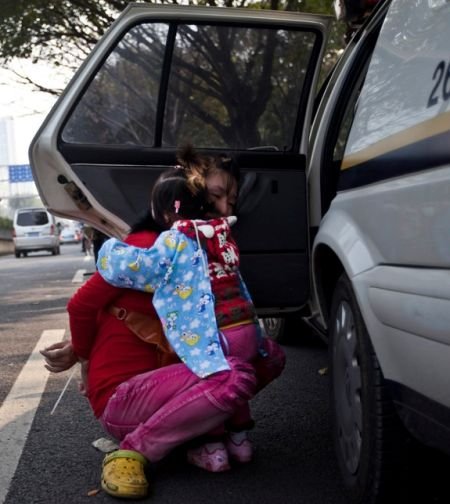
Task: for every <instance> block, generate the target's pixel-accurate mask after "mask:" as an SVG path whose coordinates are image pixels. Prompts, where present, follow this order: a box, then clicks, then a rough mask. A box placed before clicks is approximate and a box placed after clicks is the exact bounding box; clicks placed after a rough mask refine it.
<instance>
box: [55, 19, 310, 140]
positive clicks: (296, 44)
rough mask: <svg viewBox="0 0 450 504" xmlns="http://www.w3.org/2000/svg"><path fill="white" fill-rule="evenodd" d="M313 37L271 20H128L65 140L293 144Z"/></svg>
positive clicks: (77, 109)
mask: <svg viewBox="0 0 450 504" xmlns="http://www.w3.org/2000/svg"><path fill="white" fill-rule="evenodd" d="M317 39H318V34H317V33H315V32H313V31H296V30H294V29H291V30H288V29H280V28H273V29H272V28H270V27H265V28H261V27H260V28H258V29H256V28H255V27H239V26H231V27H230V26H223V25H193V24H176V25H175V24H173V25H169V24H164V23H156V24H155V23H153V24H150V23H146V24H140V25H137V26H134V27H133V28H132V29H131V30H130V31H129V32H128V33H126V34H125V35H124V36H123V38H122V39H121V41H120V42H119V43H118V44H117V45H116V47H115V49H114V50H113V51H112V52H111V54H110V55H109V57H108V58H107V59H106V61H105V62H104V64H103V66H102V68H101V69H100V70H99V71H98V72H97V74H96V77H95V78H94V79H93V81H92V82H91V84H90V85H89V87H88V89H87V90H86V91H85V93H84V95H83V96H82V98H81V100H80V102H79V103H78V105H77V106H76V107H75V109H74V111H73V112H72V115H71V116H70V117H69V119H68V121H67V123H66V125H65V127H64V129H63V132H62V139H63V141H64V142H67V143H74V144H76V143H90V144H102V145H117V144H119V145H123V144H130V145H137V146H145V147H152V146H153V147H176V146H178V145H180V144H182V143H184V142H187V141H189V142H192V143H194V144H195V145H196V146H197V147H209V148H214V147H217V148H228V149H246V148H262V147H270V148H271V149H273V150H286V149H291V148H292V146H293V139H294V134H295V130H296V127H297V121H298V116H299V110H300V105H301V100H302V93H301V92H302V88H303V85H304V83H305V80H306V78H307V76H308V70H309V69H310V66H311V64H312V61H311V54H312V53H313V51H314V50H315V48H316V43H317V42H318V40H317ZM301 119H302V114H300V120H301Z"/></svg>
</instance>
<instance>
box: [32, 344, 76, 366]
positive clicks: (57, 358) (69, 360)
mask: <svg viewBox="0 0 450 504" xmlns="http://www.w3.org/2000/svg"><path fill="white" fill-rule="evenodd" d="M40 353H41V355H43V356H44V357H45V367H46V368H47V369H48V370H49V371H51V372H52V373H61V372H62V371H66V370H67V369H70V368H71V367H72V366H73V365H74V364H76V363H77V362H78V357H77V356H76V355H75V352H74V351H73V348H72V343H71V342H70V341H60V342H58V343H54V344H53V345H50V346H49V347H47V348H44V350H41V351H40Z"/></svg>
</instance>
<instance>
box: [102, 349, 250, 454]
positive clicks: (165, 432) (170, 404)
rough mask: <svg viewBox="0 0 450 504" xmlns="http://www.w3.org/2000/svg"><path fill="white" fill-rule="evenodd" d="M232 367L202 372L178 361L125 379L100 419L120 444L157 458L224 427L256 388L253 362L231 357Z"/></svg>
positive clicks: (123, 447) (125, 447) (127, 448)
mask: <svg viewBox="0 0 450 504" xmlns="http://www.w3.org/2000/svg"><path fill="white" fill-rule="evenodd" d="M228 362H229V364H230V366H231V371H221V372H219V373H216V374H214V375H212V376H209V377H208V378H203V379H201V378H199V377H198V376H196V375H195V374H194V373H192V372H191V371H190V370H189V369H188V368H187V367H186V366H185V365H184V364H173V365H171V366H167V367H164V368H160V369H156V370H154V371H150V372H148V373H144V374H141V375H138V376H135V377H134V378H132V379H130V380H128V381H127V382H125V383H122V384H121V385H119V387H117V389H116V392H115V393H114V395H113V396H112V397H111V398H110V400H109V401H108V404H107V405H106V408H105V411H104V412H103V415H102V416H101V417H100V421H101V423H102V424H103V426H104V428H105V429H106V430H107V431H108V432H109V433H110V434H111V435H112V436H113V437H115V438H117V439H119V440H121V443H120V447H121V448H122V449H125V450H135V451H138V452H139V453H142V454H143V455H144V456H145V457H147V458H148V459H149V460H150V461H152V462H156V461H158V460H160V459H162V458H163V457H164V456H165V455H167V454H168V453H169V452H170V451H171V450H172V449H173V448H175V447H176V446H178V445H180V444H182V443H184V442H186V441H189V440H191V439H194V438H196V437H198V436H201V435H203V434H205V433H208V432H213V431H214V430H215V429H217V428H221V426H223V424H224V422H225V421H226V420H227V419H229V418H230V417H232V416H233V414H235V413H236V412H238V411H239V409H240V408H241V407H242V406H243V405H245V404H247V402H248V400H249V399H250V398H251V397H253V395H254V392H255V389H256V378H255V374H254V370H253V367H252V365H251V364H248V363H245V362H243V361H242V360H241V359H238V358H235V357H229V358H228Z"/></svg>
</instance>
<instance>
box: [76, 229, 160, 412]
mask: <svg viewBox="0 0 450 504" xmlns="http://www.w3.org/2000/svg"><path fill="white" fill-rule="evenodd" d="M157 236H158V235H157V234H156V233H154V232H150V231H140V232H138V233H133V234H130V235H129V237H128V238H127V239H126V240H125V241H126V243H129V244H131V245H135V246H138V247H151V246H152V245H153V243H154V241H155V240H156V238H157ZM110 305H115V306H118V307H121V308H126V309H127V310H128V311H135V312H140V313H145V314H148V315H153V316H154V317H155V318H157V315H156V312H155V310H154V308H153V304H152V295H151V294H148V293H144V292H139V291H134V290H131V289H120V288H117V287H113V286H112V285H110V284H108V283H106V282H105V281H104V280H103V278H102V277H101V276H100V274H99V273H95V274H94V275H93V276H92V277H91V278H90V279H89V280H88V281H87V282H86V283H85V284H84V285H83V286H82V287H80V289H78V291H77V292H76V293H75V294H74V296H73V297H72V298H71V299H70V301H69V303H68V305H67V310H68V312H69V322H70V331H71V334H72V345H73V349H74V351H75V353H76V354H77V355H78V356H79V357H82V358H84V359H88V360H89V372H88V399H89V402H90V404H91V407H92V409H93V411H94V414H95V416H96V417H99V416H100V415H101V414H102V413H103V410H104V409H105V406H106V403H107V402H108V400H109V398H110V397H111V396H112V394H113V393H114V391H115V389H116V387H117V386H118V385H120V384H121V383H123V382H125V381H127V380H129V379H130V378H132V377H133V376H136V375H138V374H141V373H145V372H147V371H151V370H153V369H156V368H157V367H158V362H159V361H158V353H157V351H156V349H155V346H154V345H150V344H148V343H145V342H144V341H142V340H141V339H139V338H138V337H137V336H136V335H135V334H134V333H132V332H131V331H130V330H129V329H128V328H127V327H126V326H125V324H124V323H123V321H121V320H118V319H117V318H116V317H115V316H113V315H111V314H110V313H108V307H109V306H110Z"/></svg>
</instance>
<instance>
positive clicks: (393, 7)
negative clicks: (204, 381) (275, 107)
mask: <svg viewBox="0 0 450 504" xmlns="http://www.w3.org/2000/svg"><path fill="white" fill-rule="evenodd" d="M388 7H389V4H388V3H386V4H385V5H384V6H381V7H380V9H378V11H377V13H375V15H374V16H373V17H372V19H371V20H369V22H368V23H367V24H366V26H365V28H364V29H363V30H362V31H361V32H360V33H359V34H358V35H357V36H356V37H355V38H354V39H353V40H352V42H351V43H350V45H349V48H348V52H349V54H347V55H344V57H343V59H342V61H341V62H340V64H339V65H338V67H337V69H336V73H335V75H333V76H332V77H331V79H330V83H329V86H330V87H329V89H328V90H327V91H326V92H325V95H324V100H323V102H322V104H321V105H320V106H319V109H318V115H317V117H316V120H315V124H314V125H313V130H312V140H311V142H312V143H311V158H310V164H309V166H308V170H309V172H308V174H309V182H310V188H311V191H310V202H311V204H310V215H311V224H313V225H315V226H317V233H316V235H315V238H314V243H313V249H312V277H313V283H314V291H313V297H312V299H311V301H310V303H311V306H312V307H315V308H316V309H317V310H318V313H317V314H316V318H317V320H318V323H321V324H324V325H325V326H326V325H327V324H328V310H329V302H330V294H329V291H330V289H331V286H329V287H328V290H327V284H328V283H330V282H332V281H333V280H332V278H330V276H329V275H328V278H324V276H325V277H326V276H327V275H324V274H323V273H322V272H323V271H324V270H325V271H327V272H330V271H335V273H334V275H335V278H336V279H337V277H338V276H339V274H340V273H341V272H345V273H346V274H347V275H348V277H349V279H350V281H351V283H352V287H353V289H354V292H355V295H356V297H357V300H358V305H359V309H360V311H361V314H362V316H363V319H364V322H365V325H366V327H367V331H368V334H369V336H370V340H371V343H372V345H373V347H374V350H375V354H376V357H377V360H378V362H379V364H380V367H381V369H382V372H383V377H384V378H385V379H386V381H387V382H388V383H390V384H391V386H392V390H393V391H394V390H395V391H398V390H402V391H406V393H400V394H397V393H396V392H395V393H393V397H395V401H396V402H397V404H398V405H399V410H401V411H402V414H403V415H404V421H405V424H406V425H408V428H411V430H412V432H415V434H417V435H418V436H419V437H420V438H421V439H422V440H423V441H425V442H427V441H430V444H431V445H433V446H434V445H435V443H434V441H433V433H432V430H433V427H431V425H433V424H434V422H438V423H439V422H440V423H442V422H443V421H444V422H445V420H443V419H445V418H448V417H449V415H450V394H449V392H448V383H449V379H450V375H449V368H448V359H449V357H450V337H449V335H448V334H449V333H448V322H449V320H448V312H449V308H450V305H449V301H450V290H449V288H448V280H449V275H450V238H449V237H450V211H449V210H450V198H449V187H450V151H449V149H448V145H449V143H450V113H449V108H450V93H449V92H450V61H449V58H448V47H449V44H450V31H449V29H448V27H449V26H450V3H449V2H428V1H427V0H421V1H418V2H414V5H413V4H412V3H411V2H408V1H407V0H393V1H392V2H391V3H390V7H389V10H387V9H388ZM386 13H387V14H386ZM377 16H378V19H377ZM371 31H372V32H373V35H371V33H370V32H371ZM378 31H379V35H378ZM371 37H372V41H371V42H370V43H368V42H367V41H368V40H369V39H370V38H371ZM364 44H367V48H366V49H365V48H364ZM373 48H374V50H373ZM372 50H373V54H372V55H371V51H372ZM366 54H367V56H366ZM358 58H360V59H361V61H360V62H358ZM367 62H369V64H368V65H367ZM358 72H359V73H360V76H359V75H358ZM352 86H353V87H354V95H353V97H352V96H351V93H353V91H352V90H351V89H349V88H351V87H352ZM359 89H361V90H362V91H361V92H360V93H359V91H358V90H359ZM346 100H347V101H346ZM346 107H347V108H348V110H349V113H348V115H347V117H348V118H350V122H349V124H350V125H349V126H345V127H344V122H345V121H344V118H345V117H346V116H345V114H347V110H346ZM341 121H342V122H341ZM339 128H341V129H345V128H347V131H348V132H349V134H348V136H347V137H345V136H344V137H343V143H344V152H343V154H342V155H341V157H339V156H337V155H336V150H337V148H335V147H334V144H333V145H331V147H330V145H329V144H330V138H334V139H335V140H336V136H337V135H335V136H333V135H332V133H331V132H332V130H333V129H334V130H336V129H339ZM338 138H339V137H338ZM333 148H334V149H335V150H334V152H331V153H330V149H331V150H333ZM333 156H334V157H333ZM331 161H332V162H333V163H334V164H335V165H337V163H339V165H338V166H339V169H338V172H337V174H333V176H334V177H336V180H337V188H336V192H335V194H333V195H332V196H331V197H330V198H329V200H328V201H326V196H327V195H326V193H324V191H323V181H324V177H326V176H327V175H328V176H329V174H330V173H331V170H332V169H333V166H332V162H331ZM327 163H328V164H327ZM325 166H326V167H327V168H324V167H325ZM326 169H327V170H329V171H328V172H327V171H325V172H324V170H326ZM324 198H325V201H324ZM324 212H325V214H324ZM324 251H326V253H324ZM331 258H333V259H332V260H333V261H334V263H333V264H334V266H333V268H331V269H327V264H326V263H325V262H324V261H328V263H329V262H330V260H331ZM403 401H406V402H403ZM405 412H406V413H405ZM419 417H421V418H422V419H423V418H427V422H430V423H429V424H425V426H424V425H422V424H421V423H420V422H421V421H418V422H417V423H416V425H415V427H416V428H415V427H414V425H413V424H414V421H412V419H413V418H414V419H416V420H417V418H419ZM419 424H420V429H419V430H417V425H419ZM443 425H444V426H445V424H443ZM447 430H448V429H447ZM416 431H417V432H416ZM419 431H420V432H419ZM443 431H445V429H443ZM447 434H448V433H447ZM447 434H445V435H447ZM442 435H444V432H443V433H442ZM444 444H445V443H444ZM445 446H448V444H445Z"/></svg>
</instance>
